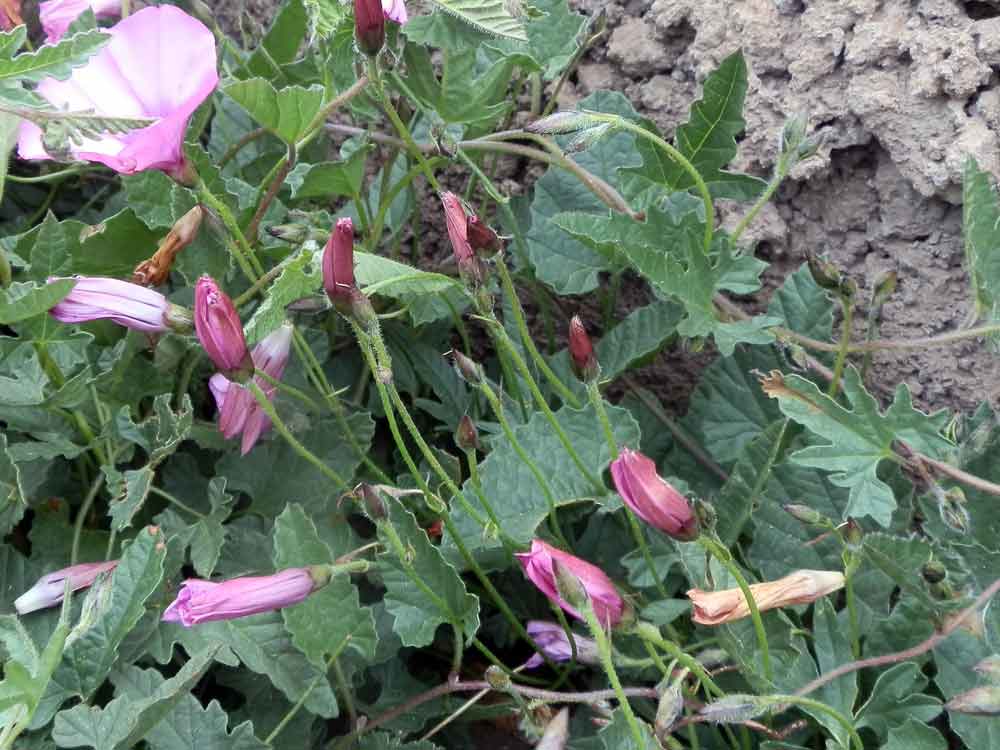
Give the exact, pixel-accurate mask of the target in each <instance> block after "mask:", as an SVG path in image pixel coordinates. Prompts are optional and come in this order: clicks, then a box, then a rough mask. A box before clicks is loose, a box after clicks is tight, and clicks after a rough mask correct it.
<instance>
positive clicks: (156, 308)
mask: <svg viewBox="0 0 1000 750" xmlns="http://www.w3.org/2000/svg"><path fill="white" fill-rule="evenodd" d="M63 278H64V277H59V276H51V277H49V279H48V280H49V283H52V282H53V281H61V280H62V279H63ZM72 278H73V279H74V280H75V281H76V284H75V285H74V286H73V291H71V292H70V293H69V295H68V296H66V297H64V298H63V299H62V301H61V302H59V304H57V305H56V306H55V307H53V308H52V309H51V310H49V314H50V315H51V316H52V317H53V318H55V319H56V320H58V321H60V322H61V323H86V322H88V321H91V320H103V319H107V320H113V321H114V322H115V323H117V324H118V325H121V326H125V327H126V328H133V329H135V330H136V331H143V332H144V333H165V332H166V331H169V330H171V329H172V328H180V329H182V330H183V329H185V328H186V329H187V330H190V324H191V317H190V314H189V313H188V312H187V311H186V310H184V308H181V307H178V306H177V305H172V304H171V303H170V302H168V301H167V298H166V297H164V296H163V295H162V294H160V293H159V292H154V291H153V290H152V289H147V288H146V287H144V286H139V285H138V284H130V283H129V282H127V281H121V280H120V279H108V278H104V277H102V276H74V277H72Z"/></svg>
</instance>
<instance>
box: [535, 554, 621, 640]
mask: <svg viewBox="0 0 1000 750" xmlns="http://www.w3.org/2000/svg"><path fill="white" fill-rule="evenodd" d="M515 557H517V559H518V561H519V562H520V563H521V567H523V568H524V574H525V575H526V576H528V578H529V579H531V582H532V583H533V584H535V586H537V587H538V589H539V590H540V591H541V592H542V593H543V594H545V596H547V597H548V598H549V599H551V600H552V601H553V602H555V603H556V604H558V605H559V606H560V607H562V608H563V609H564V610H566V611H567V612H568V613H569V614H571V615H573V617H576V618H577V619H579V620H582V619H583V615H582V614H581V613H580V612H579V611H578V610H576V609H575V608H574V607H573V606H572V605H571V604H569V602H567V601H565V600H564V599H563V598H562V597H561V596H559V592H558V591H557V590H556V571H555V566H554V565H553V563H554V561H558V562H559V564H560V565H562V566H563V567H565V568H566V570H567V571H568V572H569V573H571V574H572V575H573V576H575V577H576V578H577V579H578V580H579V581H580V584H581V585H582V586H583V588H584V590H585V591H586V592H587V596H588V597H589V598H590V602H591V604H592V605H593V607H594V613H595V614H596V615H597V619H598V620H599V621H600V622H601V623H603V624H605V625H609V626H611V625H617V624H618V622H619V621H620V620H621V619H622V615H623V614H624V612H625V601H624V600H623V599H622V597H621V594H619V593H618V590H617V589H616V588H615V585H614V584H613V583H612V582H611V579H610V578H608V577H607V575H605V573H604V571H603V570H601V569H600V568H598V567H597V566H596V565H591V564H590V563H589V562H586V561H585V560H581V559H580V558H579V557H575V556H573V555H571V554H569V553H568V552H563V551H562V550H560V549H556V548H555V547H553V546H552V545H551V544H546V543H545V542H543V541H542V540H540V539H533V540H532V542H531V551H530V552H519V553H518V554H516V555H515Z"/></svg>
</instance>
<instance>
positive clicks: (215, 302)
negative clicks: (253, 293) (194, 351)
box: [194, 276, 253, 380]
mask: <svg viewBox="0 0 1000 750" xmlns="http://www.w3.org/2000/svg"><path fill="white" fill-rule="evenodd" d="M194 330H195V332H196V333H197V334H198V340H199V341H200V342H201V346H202V348H203V349H204V350H205V353H206V354H207V355H208V356H209V357H210V358H211V360H212V361H213V362H214V363H215V366H216V367H218V368H219V370H221V371H222V374H223V375H225V376H226V377H227V378H229V379H231V380H234V379H235V380H240V379H242V377H243V376H246V375H249V374H250V372H251V371H252V370H253V360H252V359H251V358H250V352H249V351H248V350H247V340H246V338H245V337H244V335H243V323H242V322H240V314H239V313H238V312H236V307H235V305H233V301H232V300H231V299H229V296H228V295H227V294H226V293H225V292H223V291H222V290H221V289H219V285H218V284H216V283H215V280H214V279H212V277H211V276H202V277H201V278H200V279H198V283H197V284H195V287H194Z"/></svg>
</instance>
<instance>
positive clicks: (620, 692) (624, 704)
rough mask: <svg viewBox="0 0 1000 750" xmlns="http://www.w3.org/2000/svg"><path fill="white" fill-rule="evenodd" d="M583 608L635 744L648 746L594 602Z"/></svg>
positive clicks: (603, 665)
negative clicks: (616, 668) (623, 685)
mask: <svg viewBox="0 0 1000 750" xmlns="http://www.w3.org/2000/svg"><path fill="white" fill-rule="evenodd" d="M582 610H583V616H584V619H585V620H586V621H587V626H588V627H589V628H590V634H591V636H592V637H593V638H594V641H595V642H596V643H597V654H598V656H599V657H600V659H601V666H602V667H604V672H605V674H606V675H607V676H608V681H609V682H610V683H611V687H612V689H613V690H614V691H615V697H616V698H617V699H618V705H619V706H621V709H622V712H623V713H624V714H625V721H626V723H627V724H628V728H629V731H630V732H631V733H632V737H633V738H634V739H635V746H636V747H637V748H642V747H647V742H646V739H647V734H646V733H644V732H643V731H642V728H641V727H640V726H639V720H638V719H636V717H635V713H634V712H633V711H632V706H631V704H630V703H629V702H628V696H626V695H625V691H624V689H623V688H622V683H621V680H619V679H618V672H617V671H615V663H614V660H613V659H612V657H611V643H610V641H609V639H608V636H607V634H606V633H605V632H604V628H603V627H602V626H601V623H600V621H599V620H598V619H597V615H596V614H595V613H594V605H593V603H592V602H590V601H588V602H587V606H586V607H583V608H582Z"/></svg>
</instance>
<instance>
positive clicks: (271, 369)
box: [208, 323, 294, 456]
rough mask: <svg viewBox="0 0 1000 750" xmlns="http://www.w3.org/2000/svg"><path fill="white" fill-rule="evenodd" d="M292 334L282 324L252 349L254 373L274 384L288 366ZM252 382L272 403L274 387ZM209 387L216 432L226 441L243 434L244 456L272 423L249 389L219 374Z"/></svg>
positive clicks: (289, 325)
mask: <svg viewBox="0 0 1000 750" xmlns="http://www.w3.org/2000/svg"><path fill="white" fill-rule="evenodd" d="M293 331H294V327H293V326H292V324H291V323H284V324H283V325H282V326H281V327H280V328H278V329H277V330H276V331H274V332H273V333H271V334H269V335H268V336H266V337H265V338H264V339H262V340H261V342H260V343H259V344H257V346H255V347H254V348H253V351H252V352H251V354H250V356H251V358H252V359H253V363H254V367H255V369H256V370H257V371H260V372H264V373H266V374H268V375H270V376H271V377H272V378H274V379H275V380H280V379H281V376H282V375H283V374H284V372H285V365H287V364H288V356H289V350H290V349H291V345H292V333H293ZM254 382H256V383H257V385H258V386H260V388H261V390H263V391H264V393H266V394H267V397H268V398H269V399H271V400H274V394H275V391H276V390H277V389H276V388H275V386H274V385H272V384H271V383H269V382H268V381H267V380H265V379H264V378H262V377H259V376H256V377H255V378H254ZM208 387H209V390H211V392H212V395H213V396H214V397H215V405H216V407H218V409H219V430H220V431H221V432H222V434H223V435H224V436H225V437H226V439H227V440H228V439H229V438H231V437H234V436H236V435H238V434H240V433H241V432H242V433H243V440H242V443H241V446H240V452H241V453H242V454H243V455H244V456H245V455H246V454H247V453H249V452H250V449H251V448H253V446H254V445H255V444H256V442H257V440H258V439H259V438H260V436H261V435H262V434H263V433H264V432H266V431H267V430H268V429H269V428H270V427H271V420H270V419H269V418H268V416H267V414H265V413H264V410H263V409H261V408H260V405H259V404H258V403H257V399H255V398H254V396H253V394H252V393H251V392H250V390H249V389H248V388H245V387H243V386H242V385H240V384H239V383H234V382H232V381H231V380H229V379H228V378H227V377H226V376H225V375H223V374H221V373H216V374H215V375H213V376H212V377H211V378H210V379H209V381H208Z"/></svg>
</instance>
